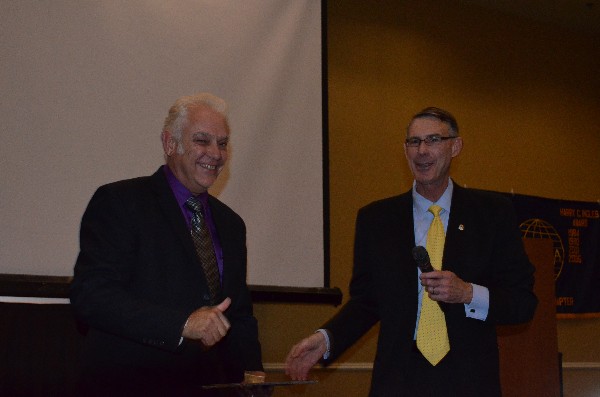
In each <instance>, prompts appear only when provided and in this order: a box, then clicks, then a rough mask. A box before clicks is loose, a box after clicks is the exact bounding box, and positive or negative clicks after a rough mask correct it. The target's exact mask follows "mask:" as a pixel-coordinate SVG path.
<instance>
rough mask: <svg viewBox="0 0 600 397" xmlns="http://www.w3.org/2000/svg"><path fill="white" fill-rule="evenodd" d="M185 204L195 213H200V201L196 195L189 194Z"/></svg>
mask: <svg viewBox="0 0 600 397" xmlns="http://www.w3.org/2000/svg"><path fill="white" fill-rule="evenodd" d="M185 205H186V207H188V208H189V209H191V210H192V211H194V212H195V213H200V214H202V208H203V207H202V203H201V202H200V200H199V199H198V198H197V197H196V196H191V197H190V198H189V199H187V201H186V202H185Z"/></svg>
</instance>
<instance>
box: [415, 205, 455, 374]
mask: <svg viewBox="0 0 600 397" xmlns="http://www.w3.org/2000/svg"><path fill="white" fill-rule="evenodd" d="M441 210H442V208H441V207H440V206H438V205H432V206H431V207H429V212H431V213H432V214H433V221H432V222H431V226H429V231H428V232H427V252H429V259H430V260H431V265H432V266H433V267H434V269H436V270H440V269H441V268H442V255H443V254H444V240H445V235H444V225H443V223H442V219H441V218H440V211H441ZM417 347H418V348H419V350H420V351H421V353H422V354H423V356H424V357H425V358H426V359H427V361H429V362H430V363H431V365H437V363H439V362H440V360H441V359H442V358H444V356H445V355H446V354H448V352H449V351H450V342H449V341H448V331H447V330H446V317H445V316H444V312H442V309H441V308H440V305H439V304H438V303H437V302H436V301H433V300H431V299H430V298H429V295H428V294H427V293H426V292H423V300H422V303H421V317H420V318H419V326H418V329H417Z"/></svg>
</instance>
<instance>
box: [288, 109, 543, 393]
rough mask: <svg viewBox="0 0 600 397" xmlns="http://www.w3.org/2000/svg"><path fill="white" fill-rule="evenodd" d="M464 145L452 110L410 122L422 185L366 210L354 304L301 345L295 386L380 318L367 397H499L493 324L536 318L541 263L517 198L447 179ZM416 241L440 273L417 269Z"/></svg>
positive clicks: (410, 147) (359, 229) (409, 154)
mask: <svg viewBox="0 0 600 397" xmlns="http://www.w3.org/2000/svg"><path fill="white" fill-rule="evenodd" d="M462 145H463V142H462V138H461V137H460V136H459V135H458V124H457V122H456V120H455V119H454V117H453V116H452V115H451V114H450V113H449V112H447V111H445V110H442V109H439V108H433V107H430V108H426V109H424V110H422V111H421V112H419V113H417V114H416V115H415V116H413V118H412V119H411V121H410V123H409V125H408V128H407V135H406V140H405V145H404V151H405V155H406V159H407V160H408V165H409V168H410V170H411V172H412V173H413V176H414V183H413V188H412V189H411V190H410V191H408V192H406V193H404V194H402V195H399V196H395V197H391V198H388V199H384V200H380V201H377V202H374V203H371V204H369V205H367V206H366V207H364V208H362V209H361V210H360V211H359V213H358V217H357V221H356V236H355V250H354V268H353V276H352V280H351V283H350V300H349V301H348V302H347V303H346V304H345V305H344V306H343V307H342V308H341V310H340V311H339V312H338V314H337V315H335V316H334V317H333V318H332V319H330V320H329V321H328V322H327V323H326V324H324V325H323V326H322V327H321V329H319V330H318V332H315V333H314V334H313V335H311V336H309V337H307V338H305V339H303V340H302V341H300V342H299V343H298V344H296V345H295V346H294V347H292V349H291V351H290V353H289V355H288V358H287V362H286V367H287V369H286V371H287V373H288V374H289V375H290V376H291V377H292V379H306V378H307V375H308V371H309V370H310V368H311V367H312V366H313V365H314V364H316V363H317V362H318V361H319V360H321V361H322V362H323V363H324V364H325V365H326V364H328V363H330V362H332V361H333V360H335V359H336V358H337V357H339V356H340V355H341V354H342V353H343V352H344V351H345V350H346V349H347V348H349V347H350V346H351V345H352V344H353V343H354V342H356V341H357V340H358V339H359V338H360V337H361V336H362V335H364V334H365V333H366V332H367V331H368V330H369V329H370V328H371V327H373V326H374V325H375V324H376V323H377V322H379V323H380V331H379V339H378V346H377V356H376V358H375V361H374V367H373V375H372V380H371V392H370V396H447V397H451V396H461V397H466V396H473V397H475V396H477V397H480V396H486V397H494V396H500V395H501V390H500V379H499V358H498V346H497V338H496V330H495V327H496V325H497V324H516V323H523V322H527V321H529V320H531V318H532V317H533V314H534V311H535V308H536V305H537V298H536V297H535V295H534V293H533V281H534V280H533V273H534V268H533V266H532V265H531V263H530V262H529V260H528V258H527V255H526V254H525V251H524V248H523V243H522V241H521V237H520V231H519V228H518V225H517V222H516V217H515V213H514V209H513V208H512V205H511V203H510V201H509V200H507V199H506V198H504V197H503V196H501V195H498V194H494V193H491V192H486V191H481V190H475V189H466V188H462V187H460V186H459V185H458V184H456V183H454V182H453V181H452V179H451V178H450V164H451V163H452V159H453V158H454V157H456V156H458V155H459V154H460V152H461V150H462ZM415 246H423V247H427V250H428V251H429V255H430V256H431V264H432V265H433V267H434V270H433V271H429V272H421V271H420V270H419V269H418V268H417V266H416V263H415V259H414V258H413V256H412V249H413V247H415Z"/></svg>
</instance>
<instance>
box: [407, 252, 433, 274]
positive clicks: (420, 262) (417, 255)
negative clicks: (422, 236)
mask: <svg viewBox="0 0 600 397" xmlns="http://www.w3.org/2000/svg"><path fill="white" fill-rule="evenodd" d="M412 255H413V258H414V259H415V262H417V266H418V267H419V269H421V272H423V273H427V272H432V271H433V266H431V261H430V260H429V253H428V252H427V250H426V249H425V247H423V246H422V245H417V246H416V247H415V248H413V249H412Z"/></svg>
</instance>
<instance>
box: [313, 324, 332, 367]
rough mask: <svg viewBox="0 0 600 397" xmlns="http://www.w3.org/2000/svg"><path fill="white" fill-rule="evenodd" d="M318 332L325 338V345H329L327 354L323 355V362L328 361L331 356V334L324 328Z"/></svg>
mask: <svg viewBox="0 0 600 397" xmlns="http://www.w3.org/2000/svg"><path fill="white" fill-rule="evenodd" d="M316 332H320V333H321V334H323V336H324V337H325V344H326V345H327V350H326V351H325V354H323V360H327V359H328V358H329V355H330V354H331V352H330V350H331V342H330V341H329V333H328V332H327V331H326V330H324V329H322V328H319V329H318V330H317V331H316Z"/></svg>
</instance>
